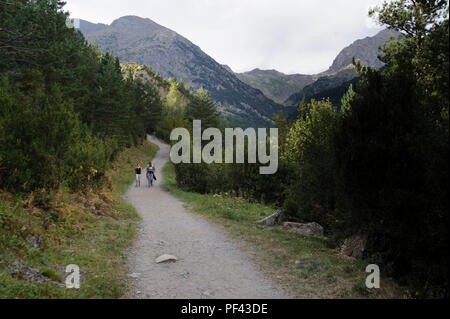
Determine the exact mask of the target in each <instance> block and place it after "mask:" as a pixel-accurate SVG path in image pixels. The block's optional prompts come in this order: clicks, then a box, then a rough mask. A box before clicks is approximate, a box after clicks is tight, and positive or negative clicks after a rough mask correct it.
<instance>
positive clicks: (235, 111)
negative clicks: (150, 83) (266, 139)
mask: <svg viewBox="0 0 450 319" xmlns="http://www.w3.org/2000/svg"><path fill="white" fill-rule="evenodd" d="M84 22H85V21H84ZM95 26H96V25H94V26H93V24H89V23H86V22H85V23H83V21H82V23H80V29H81V32H82V33H83V34H84V35H85V36H86V38H87V40H88V41H89V42H96V43H97V44H98V45H99V48H100V49H101V50H102V51H104V52H105V51H111V52H113V53H114V54H115V55H117V56H118V57H119V58H120V60H121V61H122V62H135V63H138V64H145V65H149V66H150V67H151V68H152V70H154V71H155V72H158V73H160V74H161V75H162V76H163V77H166V78H168V77H175V78H178V79H179V78H183V80H184V82H185V84H186V85H187V86H188V87H189V88H192V89H198V88H200V87H203V88H204V89H207V90H208V91H209V93H210V95H211V97H212V98H213V100H214V101H215V102H216V103H217V104H218V106H219V109H220V110H221V112H222V113H223V114H224V115H225V116H227V117H230V118H233V119H235V121H236V123H238V124H240V125H243V126H244V125H267V124H269V123H271V117H272V115H273V114H275V113H277V112H279V110H280V109H281V108H282V106H281V105H278V104H276V103H275V102H273V101H272V100H270V99H268V98H267V97H266V96H265V95H264V94H262V92H261V91H260V90H258V89H255V88H253V87H251V86H249V85H247V84H245V83H243V82H241V81H240V80H239V79H238V78H237V77H236V76H235V75H234V74H233V73H231V72H229V71H228V70H227V69H225V68H224V67H223V66H221V65H220V64H218V63H217V62H216V61H214V60H213V59H212V58H211V57H209V56H208V55H207V54H205V53H204V52H203V51H202V50H201V49H200V48H199V47H198V46H196V45H194V44H193V43H191V42H190V41H189V40H187V39H186V38H184V37H182V36H181V35H179V34H177V33H176V32H174V31H172V30H170V29H168V28H165V27H163V26H161V25H159V24H157V23H155V22H153V21H152V20H150V19H143V18H139V17H136V16H125V17H122V18H119V19H117V20H115V21H114V22H113V23H112V24H111V25H109V26H105V27H103V26H97V27H95ZM95 28H97V29H95Z"/></svg>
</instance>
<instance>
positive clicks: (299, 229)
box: [283, 222, 323, 236]
mask: <svg viewBox="0 0 450 319" xmlns="http://www.w3.org/2000/svg"><path fill="white" fill-rule="evenodd" d="M283 226H284V227H285V228H288V229H289V231H292V232H295V233H297V234H300V235H303V236H314V235H320V236H323V227H322V226H320V225H319V224H318V223H316V222H312V223H306V224H302V223H293V222H285V223H283Z"/></svg>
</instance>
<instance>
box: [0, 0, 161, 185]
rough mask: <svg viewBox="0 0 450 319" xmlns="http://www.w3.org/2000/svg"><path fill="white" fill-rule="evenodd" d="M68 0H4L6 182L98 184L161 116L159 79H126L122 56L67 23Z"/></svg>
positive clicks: (1, 112) (1, 175)
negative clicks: (100, 46)
mask: <svg viewBox="0 0 450 319" xmlns="http://www.w3.org/2000/svg"><path fill="white" fill-rule="evenodd" d="M63 5H64V3H63V2H62V1H57V0H52V1H47V0H37V1H24V0H13V1H8V2H4V1H2V2H1V3H0V78H1V79H2V84H1V88H0V132H1V134H0V188H1V189H6V190H13V191H33V190H36V189H39V188H46V189H51V188H57V187H59V186H60V185H61V184H67V186H69V187H70V188H71V189H73V190H78V189H83V188H86V187H88V186H90V187H93V186H95V184H98V183H99V182H101V181H102V179H103V175H104V171H105V169H106V168H107V167H108V164H109V163H110V161H111V160H112V159H113V158H114V156H115V155H116V154H117V152H118V151H120V150H121V148H123V147H125V146H131V145H135V144H137V143H140V142H141V141H142V139H143V138H144V136H145V134H146V132H151V131H153V130H154V129H155V127H156V125H157V123H158V122H159V120H160V116H161V108H162V103H161V101H160V98H159V93H158V91H157V90H156V88H155V87H154V86H153V84H152V83H151V82H145V83H144V82H143V81H141V80H139V79H136V80H135V79H133V78H132V77H130V76H129V77H127V78H125V79H124V76H123V74H122V70H121V66H120V63H119V60H118V59H117V58H116V57H114V56H112V55H111V54H110V53H107V54H106V55H102V54H101V53H100V52H99V51H98V49H97V48H96V47H95V46H91V45H89V44H88V43H87V42H86V41H85V39H84V37H83V35H82V34H81V33H79V32H77V31H75V30H74V29H73V28H70V27H68V26H67V25H66V21H67V18H68V14H67V13H65V12H64V11H63V9H62V8H63Z"/></svg>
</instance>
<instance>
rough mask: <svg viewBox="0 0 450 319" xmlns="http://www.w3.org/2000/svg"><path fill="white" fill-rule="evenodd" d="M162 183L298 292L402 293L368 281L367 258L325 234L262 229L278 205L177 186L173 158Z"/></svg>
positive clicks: (317, 295)
mask: <svg viewBox="0 0 450 319" xmlns="http://www.w3.org/2000/svg"><path fill="white" fill-rule="evenodd" d="M163 175H164V181H163V188H164V189H165V190H166V191H169V192H171V193H172V194H174V195H175V196H176V197H178V198H179V199H181V200H182V201H183V202H184V203H185V206H186V207H187V208H188V209H189V210H190V211H192V212H194V213H197V214H200V215H202V216H204V217H205V218H206V219H208V220H209V221H211V222H213V223H215V224H217V225H218V226H220V227H221V228H222V229H223V230H224V231H225V232H227V233H228V234H230V235H231V236H232V237H234V238H236V239H238V241H239V242H240V243H242V248H243V249H244V250H245V251H246V252H247V253H248V254H249V255H250V256H251V258H252V259H253V260H254V262H255V264H256V265H257V266H258V267H259V268H260V270H261V271H263V273H264V274H265V275H266V276H267V277H269V278H271V279H272V280H274V281H275V282H277V283H278V284H279V285H280V286H281V287H283V288H284V289H285V290H286V291H287V293H288V294H289V295H291V296H292V297H296V298H399V297H402V296H401V293H400V290H399V289H398V288H397V286H396V285H395V284H394V283H393V282H392V280H390V279H388V278H381V289H377V290H368V289H367V288H366V287H365V284H364V282H365V278H366V276H367V275H368V274H367V273H366V272H365V267H366V264H365V263H364V262H363V261H361V260H355V259H353V258H349V257H345V256H341V255H339V254H337V252H336V251H335V250H333V249H330V248H329V245H328V242H327V241H326V240H325V239H321V238H309V237H303V236H300V235H298V234H295V233H291V232H288V231H286V230H285V229H283V228H282V227H280V226H276V227H271V228H265V229H262V228H260V227H258V226H257V224H256V221H258V220H259V219H261V218H263V217H266V216H269V215H270V214H272V213H274V211H275V208H274V207H270V206H266V205H262V204H257V203H249V202H248V201H247V200H245V199H243V198H237V197H231V196H229V195H228V194H215V195H213V194H198V193H191V192H185V191H182V190H180V189H179V188H177V186H176V180H175V171H174V167H173V164H172V163H170V162H169V163H168V164H167V165H166V166H165V167H164V168H163Z"/></svg>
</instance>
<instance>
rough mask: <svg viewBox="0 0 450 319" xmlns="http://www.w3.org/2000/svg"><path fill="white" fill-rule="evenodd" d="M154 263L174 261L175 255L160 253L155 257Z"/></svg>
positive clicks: (175, 259)
mask: <svg viewBox="0 0 450 319" xmlns="http://www.w3.org/2000/svg"><path fill="white" fill-rule="evenodd" d="M155 261H156V263H157V264H161V263H167V262H176V261H177V257H175V256H173V255H167V254H164V255H161V256H159V257H158V258H156V260H155Z"/></svg>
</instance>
